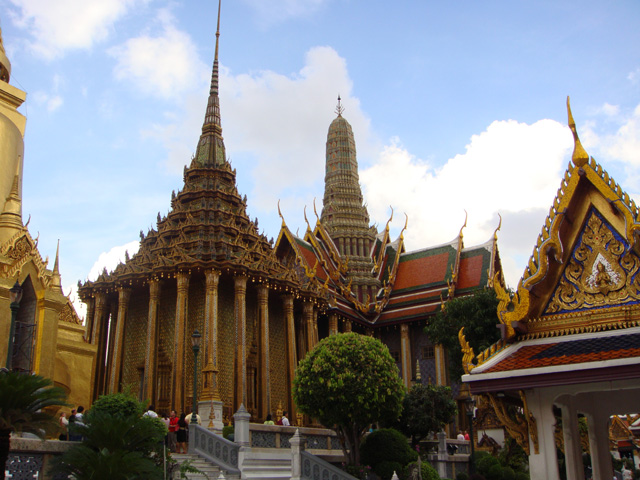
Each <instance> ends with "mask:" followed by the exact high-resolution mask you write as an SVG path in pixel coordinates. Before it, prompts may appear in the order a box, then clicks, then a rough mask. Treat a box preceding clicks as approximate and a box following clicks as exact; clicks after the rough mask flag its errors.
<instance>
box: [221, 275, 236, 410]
mask: <svg viewBox="0 0 640 480" xmlns="http://www.w3.org/2000/svg"><path fill="white" fill-rule="evenodd" d="M218 289H219V290H218V313H219V318H218V322H219V323H218V348H219V353H218V364H219V370H220V373H219V390H220V397H221V399H222V401H223V402H224V405H225V407H232V406H233V388H234V381H233V377H234V370H233V365H234V355H235V347H236V328H235V312H234V303H235V301H234V298H235V297H234V287H233V277H228V276H222V277H221V278H220V284H219V287H218Z"/></svg>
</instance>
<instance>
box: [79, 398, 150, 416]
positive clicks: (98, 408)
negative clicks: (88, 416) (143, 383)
mask: <svg viewBox="0 0 640 480" xmlns="http://www.w3.org/2000/svg"><path fill="white" fill-rule="evenodd" d="M91 412H92V413H93V412H103V413H107V414H109V415H114V416H120V417H128V416H130V415H142V413H143V412H144V405H143V404H142V403H140V402H138V401H137V400H136V399H135V398H133V397H132V396H131V395H130V394H128V393H111V394H109V395H101V396H100V397H99V398H98V399H97V400H96V401H95V402H93V405H91Z"/></svg>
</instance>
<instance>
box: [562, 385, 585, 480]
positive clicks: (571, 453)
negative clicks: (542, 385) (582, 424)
mask: <svg viewBox="0 0 640 480" xmlns="http://www.w3.org/2000/svg"><path fill="white" fill-rule="evenodd" d="M556 404H557V405H558V406H559V407H560V409H561V411H562V438H563V441H564V458H565V467H566V471H567V480H580V479H582V478H584V466H583V463H582V446H581V445H580V429H579V427H578V412H577V411H576V408H575V405H574V400H573V397H571V396H568V395H567V396H566V397H564V398H561V399H558V401H557V402H556Z"/></svg>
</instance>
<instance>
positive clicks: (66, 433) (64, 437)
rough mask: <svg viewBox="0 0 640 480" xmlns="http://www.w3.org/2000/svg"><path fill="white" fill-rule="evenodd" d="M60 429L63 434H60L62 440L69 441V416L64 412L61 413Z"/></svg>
mask: <svg viewBox="0 0 640 480" xmlns="http://www.w3.org/2000/svg"><path fill="white" fill-rule="evenodd" d="M59 422H60V428H61V429H62V433H61V434H60V437H59V438H60V440H64V441H66V440H68V439H69V420H67V416H66V414H65V413H64V412H60V419H59Z"/></svg>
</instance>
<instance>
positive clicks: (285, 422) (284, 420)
mask: <svg viewBox="0 0 640 480" xmlns="http://www.w3.org/2000/svg"><path fill="white" fill-rule="evenodd" d="M282 426H284V427H289V426H291V423H289V419H288V418H287V411H286V410H285V411H284V412H282Z"/></svg>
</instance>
